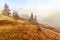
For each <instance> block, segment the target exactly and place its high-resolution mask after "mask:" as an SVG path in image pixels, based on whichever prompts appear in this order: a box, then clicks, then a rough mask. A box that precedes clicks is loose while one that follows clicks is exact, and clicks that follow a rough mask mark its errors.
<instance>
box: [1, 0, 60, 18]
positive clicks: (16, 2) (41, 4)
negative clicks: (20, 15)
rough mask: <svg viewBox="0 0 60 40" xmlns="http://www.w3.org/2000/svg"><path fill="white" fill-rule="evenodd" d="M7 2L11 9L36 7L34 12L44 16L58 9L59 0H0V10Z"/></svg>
mask: <svg viewBox="0 0 60 40" xmlns="http://www.w3.org/2000/svg"><path fill="white" fill-rule="evenodd" d="M5 3H7V4H8V5H9V7H10V9H11V10H14V9H19V8H25V9H37V10H35V11H36V12H37V13H38V14H37V13H36V12H35V11H34V12H35V14H37V15H40V17H42V18H44V17H47V16H49V15H50V14H52V13H51V12H53V11H54V10H60V0H0V10H2V9H3V7H4V4H5Z"/></svg>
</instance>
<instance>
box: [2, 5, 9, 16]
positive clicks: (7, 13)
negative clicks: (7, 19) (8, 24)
mask: <svg viewBox="0 0 60 40" xmlns="http://www.w3.org/2000/svg"><path fill="white" fill-rule="evenodd" d="M2 14H3V15H6V16H10V9H9V7H8V5H7V4H5V6H4V9H3V10H2Z"/></svg>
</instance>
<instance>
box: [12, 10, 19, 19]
mask: <svg viewBox="0 0 60 40" xmlns="http://www.w3.org/2000/svg"><path fill="white" fill-rule="evenodd" d="M13 18H15V19H19V16H18V12H17V11H15V10H14V11H13Z"/></svg>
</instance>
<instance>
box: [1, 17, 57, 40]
mask: <svg viewBox="0 0 60 40" xmlns="http://www.w3.org/2000/svg"><path fill="white" fill-rule="evenodd" d="M0 40H57V39H49V38H48V36H47V35H46V34H45V33H44V32H42V31H41V30H39V29H38V27H36V26H34V25H32V24H30V23H28V22H26V21H22V20H14V19H13V18H10V17H6V16H1V18H0Z"/></svg>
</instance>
